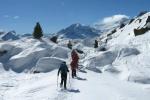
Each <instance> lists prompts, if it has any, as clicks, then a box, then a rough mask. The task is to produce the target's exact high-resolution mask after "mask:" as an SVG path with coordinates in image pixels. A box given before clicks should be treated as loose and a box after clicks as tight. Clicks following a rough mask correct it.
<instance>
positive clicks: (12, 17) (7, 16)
mask: <svg viewBox="0 0 150 100" xmlns="http://www.w3.org/2000/svg"><path fill="white" fill-rule="evenodd" d="M3 17H4V18H9V19H19V18H20V16H17V15H16V16H10V15H3Z"/></svg>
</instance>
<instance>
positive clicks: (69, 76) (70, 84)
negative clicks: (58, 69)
mask: <svg viewBox="0 0 150 100" xmlns="http://www.w3.org/2000/svg"><path fill="white" fill-rule="evenodd" d="M69 85H70V88H71V82H70V72H69Z"/></svg>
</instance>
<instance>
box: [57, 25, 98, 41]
mask: <svg viewBox="0 0 150 100" xmlns="http://www.w3.org/2000/svg"><path fill="white" fill-rule="evenodd" d="M98 33H99V31H98V30H96V29H94V28H92V27H90V26H85V25H81V24H80V23H75V24H72V25H70V26H69V27H67V28H65V29H62V30H60V31H59V32H58V33H57V34H58V35H60V36H61V37H64V38H71V39H84V38H89V37H91V38H92V37H96V36H99V34H98Z"/></svg>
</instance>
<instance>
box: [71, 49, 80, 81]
mask: <svg viewBox="0 0 150 100" xmlns="http://www.w3.org/2000/svg"><path fill="white" fill-rule="evenodd" d="M71 58H72V61H71V64H70V65H71V70H72V78H74V77H76V76H77V75H76V69H78V61H79V56H78V54H77V52H76V50H72V52H71Z"/></svg>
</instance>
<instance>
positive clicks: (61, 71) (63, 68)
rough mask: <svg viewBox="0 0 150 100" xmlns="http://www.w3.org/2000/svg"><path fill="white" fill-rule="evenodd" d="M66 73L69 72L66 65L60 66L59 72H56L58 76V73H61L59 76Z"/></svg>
mask: <svg viewBox="0 0 150 100" xmlns="http://www.w3.org/2000/svg"><path fill="white" fill-rule="evenodd" d="M67 72H69V70H68V67H67V65H66V63H62V64H61V65H60V68H59V70H58V75H59V73H61V74H67Z"/></svg>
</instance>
